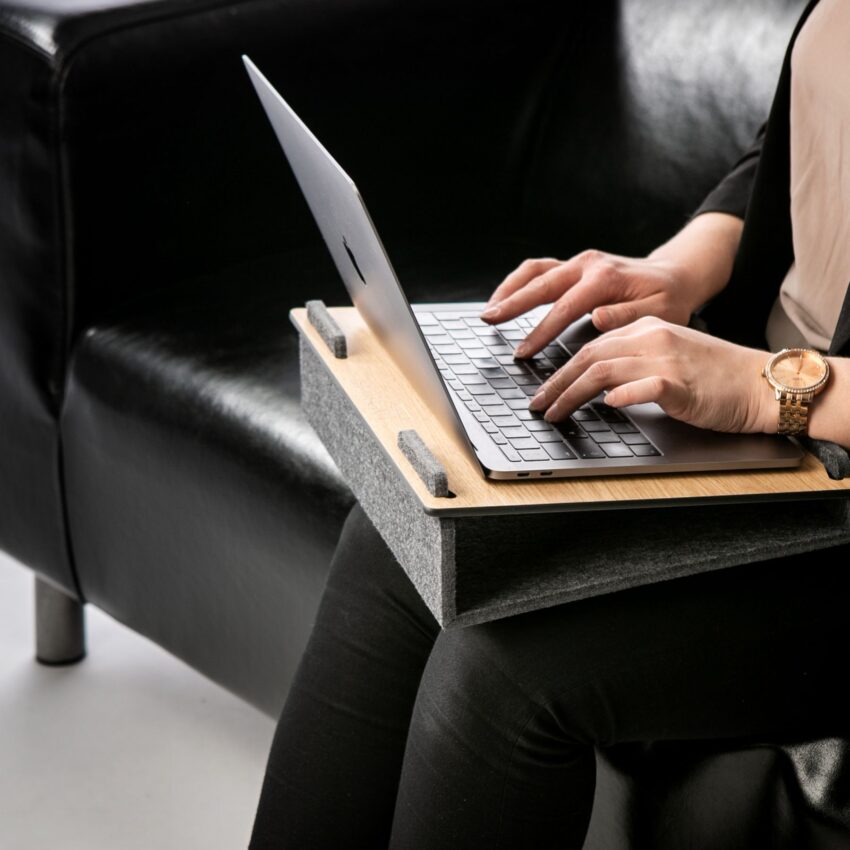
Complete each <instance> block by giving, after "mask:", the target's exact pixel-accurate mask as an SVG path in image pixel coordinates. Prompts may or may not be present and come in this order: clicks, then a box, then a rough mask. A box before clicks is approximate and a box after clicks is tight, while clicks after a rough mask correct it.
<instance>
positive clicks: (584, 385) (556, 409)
mask: <svg viewBox="0 0 850 850" xmlns="http://www.w3.org/2000/svg"><path fill="white" fill-rule="evenodd" d="M647 368H649V365H648V364H647V362H646V360H645V358H643V357H620V358H617V359H616V360H598V361H597V362H596V363H594V364H593V365H592V366H591V367H590V368H589V369H588V370H587V371H586V372H584V373H582V374H581V375H579V377H578V378H577V379H576V380H575V381H574V382H573V383H572V384H570V386H569V387H567V388H566V389H565V390H564V391H563V392H562V393H561V394H560V395H559V396H558V397H557V398H556V399H555V401H554V402H553V403H552V404H551V405H550V406H549V408H548V409H547V411H546V413H545V414H544V417H543V418H544V419H545V420H546V421H547V422H560V421H561V420H562V419H566V418H567V417H568V416H569V415H570V414H571V413H572V412H573V411H575V410H576V409H577V408H579V407H581V406H582V405H583V404H586V403H587V402H588V401H590V400H591V399H593V398H596V396H598V395H599V393H601V392H602V391H603V390H607V389H609V388H613V387H618V386H620V385H621V384H626V383H631V382H632V381H636V380H639V379H640V378H643V377H645V376H646V372H647Z"/></svg>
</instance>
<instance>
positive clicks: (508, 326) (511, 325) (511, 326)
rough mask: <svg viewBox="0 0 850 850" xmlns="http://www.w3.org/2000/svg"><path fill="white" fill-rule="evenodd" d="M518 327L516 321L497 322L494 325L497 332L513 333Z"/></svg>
mask: <svg viewBox="0 0 850 850" xmlns="http://www.w3.org/2000/svg"><path fill="white" fill-rule="evenodd" d="M518 327H519V322H517V320H516V319H508V321H507V322H499V324H498V325H496V330H499V331H513V330H516V329H517V328H518Z"/></svg>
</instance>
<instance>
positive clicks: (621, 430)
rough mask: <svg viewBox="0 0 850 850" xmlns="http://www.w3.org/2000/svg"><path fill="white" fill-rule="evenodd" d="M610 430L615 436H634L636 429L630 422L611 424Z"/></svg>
mask: <svg viewBox="0 0 850 850" xmlns="http://www.w3.org/2000/svg"><path fill="white" fill-rule="evenodd" d="M611 430H612V431H614V432H615V433H617V434H634V433H636V432H637V428H635V426H634V425H632V423H631V422H612V423H611Z"/></svg>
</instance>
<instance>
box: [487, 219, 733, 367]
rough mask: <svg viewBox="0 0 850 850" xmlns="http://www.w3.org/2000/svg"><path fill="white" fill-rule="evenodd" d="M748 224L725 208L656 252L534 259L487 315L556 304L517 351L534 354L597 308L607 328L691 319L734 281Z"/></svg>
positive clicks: (507, 315) (505, 316)
mask: <svg viewBox="0 0 850 850" xmlns="http://www.w3.org/2000/svg"><path fill="white" fill-rule="evenodd" d="M741 228H742V222H741V220H740V219H738V218H736V217H734V216H730V215H726V214H724V213H706V214H704V215H701V216H698V217H697V218H695V219H693V220H692V221H691V222H690V223H689V224H688V225H687V227H685V228H684V229H683V230H681V231H680V232H679V233H678V234H677V235H676V236H674V237H673V239H671V240H670V241H669V242H667V243H666V244H664V245H662V246H661V247H660V248H658V249H656V250H655V251H653V252H652V254H650V255H649V256H648V257H643V258H638V257H623V256H618V255H615V254H606V253H604V252H602V251H584V252H582V253H581V254H578V255H576V256H575V257H573V258H571V259H569V260H566V261H561V260H554V259H540V260H526V261H525V262H524V263H522V264H521V265H520V266H519V267H518V268H517V269H516V270H515V271H513V272H512V273H511V274H509V275H508V276H507V278H505V280H504V281H503V282H502V283H501V284H500V285H499V287H497V289H496V290H495V292H494V293H493V295H492V296H491V298H490V300H489V302H488V303H487V307H486V309H485V310H484V311H483V312H482V314H481V318H482V319H483V320H484V321H485V322H489V323H491V324H498V323H500V322H506V321H509V320H510V319H513V318H516V317H517V316H519V315H521V314H523V313H525V312H527V311H528V310H531V309H532V308H534V307H537V306H539V305H541V304H549V303H551V304H552V305H553V306H552V309H551V310H550V311H549V312H548V313H547V315H546V316H545V317H544V318H543V319H542V320H541V321H540V323H539V324H538V325H537V327H535V328H534V330H532V331H531V333H529V335H528V336H527V337H526V338H525V340H523V341H522V342H521V343H520V344H519V345H518V346H517V349H516V352H515V353H516V356H517V357H532V356H533V355H534V354H536V353H537V352H538V351H540V350H541V349H542V348H544V347H545V346H546V345H547V344H548V343H549V342H551V341H552V340H553V339H555V337H557V336H559V335H560V334H561V333H562V332H563V331H564V330H565V329H566V328H567V327H568V326H569V325H571V324H572V323H573V322H574V321H576V319H579V318H581V316H583V315H584V314H585V313H590V314H591V317H592V321H593V324H594V325H595V326H596V328H597V329H598V330H600V331H602V332H605V331H610V330H614V329H615V328H621V327H623V326H625V325H628V324H630V323H631V322H634V321H635V320H637V319H639V318H642V317H643V316H655V317H657V318H660V319H664V320H666V321H668V322H672V323H674V324H678V325H686V324H687V323H688V321H689V319H690V317H691V314H692V313H693V312H694V311H695V310H696V309H697V308H698V307H700V306H702V305H703V304H704V303H705V302H706V301H708V300H709V299H710V298H712V297H713V296H714V295H716V294H717V293H718V292H719V291H720V290H721V289H722V288H723V287H724V286H725V285H726V282H727V281H728V279H729V275H730V274H731V270H732V262H733V259H734V255H735V251H736V250H737V247H738V243H739V241H740V235H741Z"/></svg>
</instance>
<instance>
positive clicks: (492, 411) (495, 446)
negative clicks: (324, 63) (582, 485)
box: [243, 56, 803, 479]
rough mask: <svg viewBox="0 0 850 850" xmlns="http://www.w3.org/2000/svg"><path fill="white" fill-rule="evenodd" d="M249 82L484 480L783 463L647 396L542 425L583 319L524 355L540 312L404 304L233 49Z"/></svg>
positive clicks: (342, 195) (369, 301) (363, 220)
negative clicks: (545, 398) (553, 382)
mask: <svg viewBox="0 0 850 850" xmlns="http://www.w3.org/2000/svg"><path fill="white" fill-rule="evenodd" d="M243 61H244V63H245V67H246V68H247V70H248V74H249V76H250V78H251V82H252V83H253V85H254V88H255V89H256V92H257V94H258V95H259V98H260V101H261V102H262V105H263V107H264V108H265V111H266V114H267V115H268V118H269V121H270V122H271V125H272V128H273V129H274V131H275V133H276V135H277V138H278V141H279V142H280V144H281V147H282V148H283V151H284V153H285V155H286V157H287V159H288V160H289V164H290V166H291V167H292V170H293V172H294V174H295V178H296V180H297V181H298V185H299V186H300V187H301V191H302V192H303V193H304V197H305V198H306V200H307V204H308V206H309V207H310V210H311V212H312V213H313V217H314V218H315V220H316V224H318V226H319V229H320V231H321V233H322V236H323V238H324V240H325V243H326V245H327V247H328V250H329V251H330V253H331V256H332V258H333V260H334V263H335V264H336V267H337V270H338V271H339V274H340V276H341V278H342V280H343V283H344V284H345V287H346V289H347V290H348V293H349V295H350V296H351V300H352V302H353V303H354V305H355V307H356V308H357V310H358V311H359V312H360V314H361V315H362V317H363V319H364V320H365V322H366V323H367V324H368V326H369V327H370V329H371V330H372V332H373V333H374V334H375V335H376V336H377V338H378V339H379V340H380V342H381V343H382V344H383V346H384V348H385V349H386V350H387V352H388V354H389V356H390V357H392V358H393V360H394V361H395V362H396V364H397V365H398V366H399V367H400V368H401V370H402V371H403V372H404V374H405V375H406V376H407V378H408V379H409V380H410V382H411V384H412V385H413V386H414V388H415V389H416V391H417V392H418V393H419V394H420V396H421V397H422V398H423V400H424V401H425V402H426V404H427V405H428V406H429V408H430V409H431V410H432V411H433V412H434V414H435V415H436V416H437V417H438V418H439V419H440V421H441V422H442V424H443V426H444V427H445V429H446V430H447V432H448V434H450V435H453V436H454V438H455V439H456V441H457V443H458V444H459V445H460V446H461V447H462V449H463V450H464V451H466V452H468V453H469V455H470V456H471V457H472V458H474V460H475V462H476V463H477V464H478V465H479V466H480V469H481V472H482V474H483V475H484V476H486V477H488V478H494V479H518V478H525V479H528V478H535V479H537V478H545V477H579V476H590V475H625V474H635V473H660V472H696V471H709V470H717V471H719V470H733V469H759V468H762V469H768V468H777V467H792V466H796V465H798V464H799V463H800V461H801V460H802V457H803V452H802V451H801V450H800V448H799V446H798V445H797V444H796V443H794V442H792V441H791V440H790V439H788V438H786V437H777V436H771V435H766V434H750V435H741V434H720V433H717V432H714V431H706V430H702V429H699V428H694V427H693V426H690V425H687V424H685V423H683V422H678V421H676V420H674V419H672V418H670V417H669V416H667V415H666V414H665V413H664V412H663V411H662V410H661V408H660V407H658V406H657V405H655V404H639V405H633V406H631V407H629V408H628V409H626V410H623V409H620V410H616V409H614V408H612V407H608V406H606V405H605V403H604V402H603V401H602V397H601V396H600V397H598V398H596V399H594V400H593V401H591V402H589V403H587V404H585V405H583V406H582V407H581V408H580V409H578V410H576V411H575V412H574V413H573V415H572V416H571V417H570V419H569V420H567V421H565V422H562V423H559V424H558V425H551V424H549V423H548V422H546V421H545V420H544V419H543V416H542V414H539V413H533V412H531V411H529V410H528V403H529V401H530V399H531V397H532V396H533V395H534V394H535V392H536V390H537V388H538V387H539V386H540V385H541V384H542V383H543V381H545V380H546V379H547V378H548V377H549V376H550V375H552V374H553V373H554V372H555V371H556V370H557V369H558V368H560V367H561V366H562V365H563V364H564V363H566V362H567V361H568V360H569V359H570V357H573V356H574V355H575V353H576V352H577V351H578V350H579V349H580V348H581V346H582V345H583V344H584V343H586V342H588V341H589V340H591V339H593V338H594V337H596V336H598V332H597V331H596V330H595V328H594V327H593V325H592V323H591V321H590V317H589V316H585V317H584V318H582V319H580V320H579V321H577V322H575V323H574V324H573V325H571V326H570V327H569V328H568V329H567V330H566V331H565V332H564V333H562V334H561V335H560V336H559V337H558V338H557V339H556V340H555V341H553V342H552V343H551V344H550V345H548V346H547V347H546V348H545V349H544V350H543V351H542V352H540V354H538V355H537V356H536V357H534V358H531V359H529V360H517V359H515V358H514V357H513V356H512V353H511V352H512V351H513V350H514V348H515V347H516V344H517V343H518V342H519V340H521V339H522V338H523V337H525V336H526V334H528V332H529V331H530V330H531V329H532V328H533V327H534V325H535V324H536V323H537V322H538V321H539V320H540V319H541V318H542V316H543V315H544V313H545V308H541V309H537V310H534V311H530V312H528V313H526V314H525V315H524V316H521V317H519V318H517V319H515V320H513V321H510V322H505V323H504V324H499V325H496V326H491V325H488V324H486V323H484V322H482V321H481V320H480V319H479V318H478V316H479V314H480V312H481V310H482V309H483V307H484V304H483V303H456V304H451V303H449V304H410V303H409V302H408V300H407V298H406V296H405V294H404V290H403V289H402V288H401V284H400V283H399V281H398V278H397V277H396V274H395V272H394V271H393V267H392V265H391V263H390V259H389V257H388V256H387V252H386V251H385V250H384V246H383V244H382V242H381V239H380V237H379V236H378V231H377V229H376V228H375V225H374V224H373V222H372V219H371V218H370V216H369V213H368V212H367V210H366V205H365V204H364V203H363V199H362V197H361V196H360V193H359V192H358V191H357V187H356V186H355V185H354V182H353V181H352V180H351V178H350V177H349V176H348V175H347V174H346V173H345V171H343V169H342V168H341V167H340V165H339V164H338V163H337V162H336V160H334V158H333V157H332V156H331V155H330V154H329V153H328V152H327V151H326V150H325V148H324V147H323V146H322V144H321V143H320V142H319V140H318V139H317V138H316V137H315V136H314V135H313V134H312V133H311V132H310V130H309V129H308V128H307V126H306V125H305V124H304V122H303V121H301V120H300V119H299V118H298V116H297V115H296V114H295V112H293V110H292V109H291V108H290V107H289V105H288V104H287V103H286V101H285V100H284V99H283V98H282V97H281V96H280V94H278V92H277V91H276V90H275V89H274V88H273V86H272V85H271V84H270V83H269V81H268V80H267V79H266V78H265V77H264V76H263V75H262V73H261V72H260V71H259V69H258V68H257V67H256V66H255V65H254V64H253V62H251V60H250V59H249V58H248V57H246V56H244V57H243Z"/></svg>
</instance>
